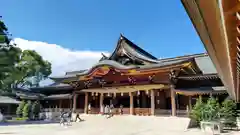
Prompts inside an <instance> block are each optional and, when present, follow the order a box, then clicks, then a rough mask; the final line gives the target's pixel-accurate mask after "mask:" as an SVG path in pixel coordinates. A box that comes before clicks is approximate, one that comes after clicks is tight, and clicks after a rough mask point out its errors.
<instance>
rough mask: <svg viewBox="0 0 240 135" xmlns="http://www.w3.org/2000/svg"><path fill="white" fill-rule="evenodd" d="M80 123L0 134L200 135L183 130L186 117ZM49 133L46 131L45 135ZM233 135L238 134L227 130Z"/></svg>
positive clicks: (91, 118)
mask: <svg viewBox="0 0 240 135" xmlns="http://www.w3.org/2000/svg"><path fill="white" fill-rule="evenodd" d="M82 118H83V119H84V120H85V121H83V122H77V123H73V125H72V126H69V127H62V126H60V125H59V124H42V125H34V124H33V125H18V126H5V127H3V126H2V127H0V135H10V134H11V135H50V134H51V135H80V134H81V135H204V133H202V132H201V131H200V130H198V129H192V130H187V128H186V127H187V123H188V122H189V120H188V119H187V118H176V117H151V116H114V117H112V118H110V119H106V118H105V117H103V116H82ZM49 133H50V134H49ZM228 134H231V135H237V134H238V133H228ZM239 134H240V133H239Z"/></svg>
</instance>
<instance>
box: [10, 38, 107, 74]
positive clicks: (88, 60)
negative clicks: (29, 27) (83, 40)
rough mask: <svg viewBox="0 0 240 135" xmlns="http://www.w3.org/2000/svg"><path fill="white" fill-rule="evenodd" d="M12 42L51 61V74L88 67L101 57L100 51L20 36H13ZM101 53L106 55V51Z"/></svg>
mask: <svg viewBox="0 0 240 135" xmlns="http://www.w3.org/2000/svg"><path fill="white" fill-rule="evenodd" d="M14 42H15V43H16V44H17V46H18V47H20V48H21V49H23V50H27V49H28V50H35V51H36V52H38V53H39V54H40V55H41V56H42V57H43V59H45V60H48V61H49V62H51V63H52V75H51V76H59V75H64V74H65V72H66V71H76V70H82V69H87V68H90V67H91V66H93V65H94V64H96V63H97V62H98V60H99V59H100V58H101V57H102V55H101V53H102V52H100V51H99V52H97V51H85V50H70V49H68V48H63V47H62V46H60V45H56V44H48V43H46V42H41V41H29V40H25V39H22V38H15V39H14ZM103 53H104V54H106V55H108V53H107V52H103Z"/></svg>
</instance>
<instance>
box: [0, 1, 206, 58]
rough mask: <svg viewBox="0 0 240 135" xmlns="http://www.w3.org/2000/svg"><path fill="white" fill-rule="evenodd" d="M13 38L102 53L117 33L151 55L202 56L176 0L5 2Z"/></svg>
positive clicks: (5, 16) (3, 9)
mask: <svg viewBox="0 0 240 135" xmlns="http://www.w3.org/2000/svg"><path fill="white" fill-rule="evenodd" d="M1 4H2V5H4V6H1V8H0V14H1V15H2V16H3V19H4V21H5V23H6V24H7V26H8V27H9V31H10V32H11V33H12V34H13V36H14V37H18V38H22V39H26V40H30V41H42V42H46V43H49V44H57V45H61V46H62V47H64V48H69V49H73V50H90V51H107V52H111V51H112V50H113V49H114V47H115V46H116V42H117V40H118V38H119V35H120V33H123V34H124V35H125V36H126V37H127V38H129V39H130V40H132V41H133V42H135V43H136V44H138V45H139V46H140V47H142V48H144V49H145V50H147V51H149V52H150V53H152V54H153V55H154V56H156V57H173V56H179V55H185V54H193V53H201V52H205V49H204V47H203V44H202V42H201V41H200V39H199V37H198V35H197V33H196V31H195V29H194V27H193V25H192V23H191V21H190V19H189V17H188V15H187V13H186V12H185V9H184V7H183V6H182V4H181V2H180V0H150V1H139V0H118V1H117V0H5V1H1Z"/></svg>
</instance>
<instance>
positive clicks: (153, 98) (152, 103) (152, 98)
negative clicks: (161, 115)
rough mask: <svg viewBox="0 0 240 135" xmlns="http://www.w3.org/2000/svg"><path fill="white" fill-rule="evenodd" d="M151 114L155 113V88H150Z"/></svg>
mask: <svg viewBox="0 0 240 135" xmlns="http://www.w3.org/2000/svg"><path fill="white" fill-rule="evenodd" d="M151 115H155V90H151Z"/></svg>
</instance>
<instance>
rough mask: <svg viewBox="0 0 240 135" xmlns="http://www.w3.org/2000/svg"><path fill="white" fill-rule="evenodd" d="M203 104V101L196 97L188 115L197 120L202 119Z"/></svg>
mask: <svg viewBox="0 0 240 135" xmlns="http://www.w3.org/2000/svg"><path fill="white" fill-rule="evenodd" d="M204 106H205V104H204V103H203V101H202V100H200V99H197V101H196V104H195V105H194V107H193V109H192V111H191V114H190V117H191V118H192V119H194V120H196V121H197V122H200V121H202V120H203V108H204Z"/></svg>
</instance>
